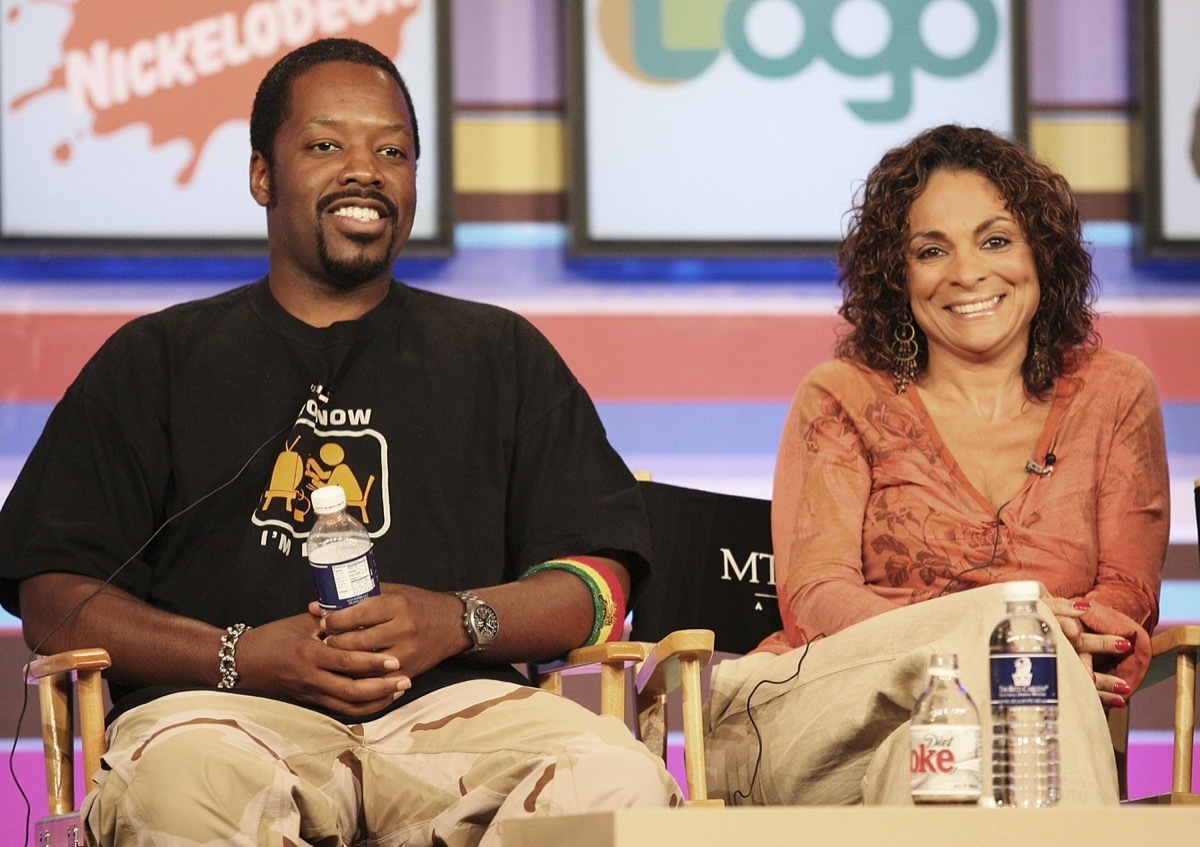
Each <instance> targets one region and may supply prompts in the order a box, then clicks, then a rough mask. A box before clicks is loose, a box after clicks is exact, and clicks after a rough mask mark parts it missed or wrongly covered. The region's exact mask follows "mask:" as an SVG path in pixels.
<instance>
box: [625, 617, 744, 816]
mask: <svg viewBox="0 0 1200 847" xmlns="http://www.w3.org/2000/svg"><path fill="white" fill-rule="evenodd" d="M714 637H715V636H714V633H713V631H712V630H711V629H681V630H677V631H675V632H672V633H670V634H669V635H667V636H666V637H665V638H663V639H662V640H661V641H659V642H658V643H657V644H655V645H654V646H653V647H651V648H650V652H649V653H648V654H647V656H646V659H645V660H644V661H643V662H642V664H641V667H640V668H639V669H638V673H637V678H636V682H635V687H636V692H637V703H638V736H639V737H640V738H641V739H642V742H643V743H644V744H645V745H646V746H647V747H649V748H650V749H651V750H652V751H654V752H655V753H657V754H658V755H660V756H662V755H665V753H666V746H667V726H666V698H667V695H668V694H670V693H672V692H673V691H675V690H676V689H680V699H681V701H682V707H683V764H684V777H685V779H686V781H687V791H688V805H689V806H695V805H714V806H720V805H723V803H722V802H721V801H720V800H709V799H708V783H707V777H706V776H705V772H704V771H705V762H704V715H703V708H702V700H703V692H702V691H701V690H700V670H701V669H702V668H704V667H706V666H707V665H708V663H709V661H711V660H712V654H713V640H714Z"/></svg>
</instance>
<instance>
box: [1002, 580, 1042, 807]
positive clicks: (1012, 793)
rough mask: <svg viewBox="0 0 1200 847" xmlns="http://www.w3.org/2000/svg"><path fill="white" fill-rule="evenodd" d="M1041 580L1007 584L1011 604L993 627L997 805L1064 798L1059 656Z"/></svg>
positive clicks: (1038, 803)
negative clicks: (1041, 608) (1041, 600)
mask: <svg viewBox="0 0 1200 847" xmlns="http://www.w3.org/2000/svg"><path fill="white" fill-rule="evenodd" d="M1040 590H1041V587H1040V586H1039V585H1038V583H1036V582H1007V583H1004V600H1005V602H1006V603H1007V605H1008V610H1007V612H1006V613H1005V616H1004V619H1003V620H1002V621H1000V623H999V624H997V625H996V628H995V629H994V630H992V637H991V642H990V644H989V649H990V652H991V662H990V669H991V696H992V796H993V799H994V800H995V803H996V805H997V806H1004V807H1016V808H1031V807H1038V806H1053V805H1054V804H1056V803H1057V802H1058V799H1059V772H1058V657H1057V656H1056V655H1055V652H1054V636H1053V634H1052V631H1051V629H1050V625H1049V624H1048V623H1046V621H1044V620H1042V618H1041V616H1039V615H1038V611H1037V599H1038V595H1039V593H1040Z"/></svg>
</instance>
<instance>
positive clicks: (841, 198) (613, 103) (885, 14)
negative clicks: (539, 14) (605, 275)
mask: <svg viewBox="0 0 1200 847" xmlns="http://www.w3.org/2000/svg"><path fill="white" fill-rule="evenodd" d="M568 11H569V16H568V26H567V30H568V33H567V37H568V61H569V74H568V80H569V89H570V90H569V98H568V103H569V110H568V112H569V114H568V118H569V120H570V125H571V149H572V153H571V156H572V163H571V168H572V195H571V207H570V215H571V224H572V247H573V249H574V251H575V252H576V253H580V254H605V253H608V254H617V253H629V252H634V253H648V254H664V253H666V254H670V253H679V254H681V255H692V256H694V255H698V254H699V255H706V254H734V255H736V254H738V253H758V254H761V253H763V252H777V253H784V254H787V253H795V254H804V253H823V252H827V251H828V250H830V249H832V247H833V245H834V244H835V243H836V242H837V241H839V240H840V238H841V235H842V229H841V224H842V217H843V215H844V213H845V212H846V210H847V209H848V208H849V207H850V203H851V200H852V197H853V191H854V188H855V186H856V184H857V183H858V182H859V181H861V180H862V179H863V177H865V176H866V174H867V171H868V170H869V169H870V167H871V166H872V165H873V164H874V163H875V162H876V161H878V159H879V157H880V155H881V154H882V153H883V152H884V151H885V150H887V149H888V148H889V147H892V146H894V145H896V144H898V143H900V142H902V141H904V140H905V139H907V138H909V137H911V136H913V135H915V134H916V133H917V132H919V131H920V130H922V129H925V128H927V127H929V126H931V125H934V124H939V123H946V122H956V123H963V124H970V125H978V126H985V127H988V128H991V129H994V130H997V131H999V132H1001V133H1003V134H1005V135H1008V136H1010V137H1016V138H1019V139H1024V137H1025V134H1026V120H1025V84H1024V68H1025V59H1024V55H1025V50H1024V6H1023V4H1022V3H1021V2H1018V0H906V1H905V2H887V3H883V2H879V0H569V2H568Z"/></svg>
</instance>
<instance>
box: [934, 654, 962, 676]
mask: <svg viewBox="0 0 1200 847" xmlns="http://www.w3.org/2000/svg"><path fill="white" fill-rule="evenodd" d="M929 672H930V673H931V674H933V675H935V676H958V654H957V653H934V654H933V655H932V656H930V657H929Z"/></svg>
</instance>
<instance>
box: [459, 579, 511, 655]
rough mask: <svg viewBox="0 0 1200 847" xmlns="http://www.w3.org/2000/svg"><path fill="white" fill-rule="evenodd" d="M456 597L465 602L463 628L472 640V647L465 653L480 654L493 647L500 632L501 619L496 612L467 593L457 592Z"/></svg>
mask: <svg viewBox="0 0 1200 847" xmlns="http://www.w3.org/2000/svg"><path fill="white" fill-rule="evenodd" d="M454 596H455V597H457V598H458V599H459V600H462V601H463V606H464V607H465V608H464V609H463V618H462V621H463V628H464V629H466V631H467V635H468V636H470V638H471V645H472V646H471V647H469V648H468V649H467V650H466V651H465V652H467V653H478V652H480V651H482V650H486V649H488V648H489V647H491V646H492V642H494V641H495V640H496V636H497V635H498V634H499V632H500V619H499V618H498V617H496V610H495V609H493V608H492V607H491V606H489V605H488V604H487V603H485V602H483V601H482V600H480V599H479V598H478V597H476V596H475V595H474V594H470V593H468V592H466V591H455V592H454Z"/></svg>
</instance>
